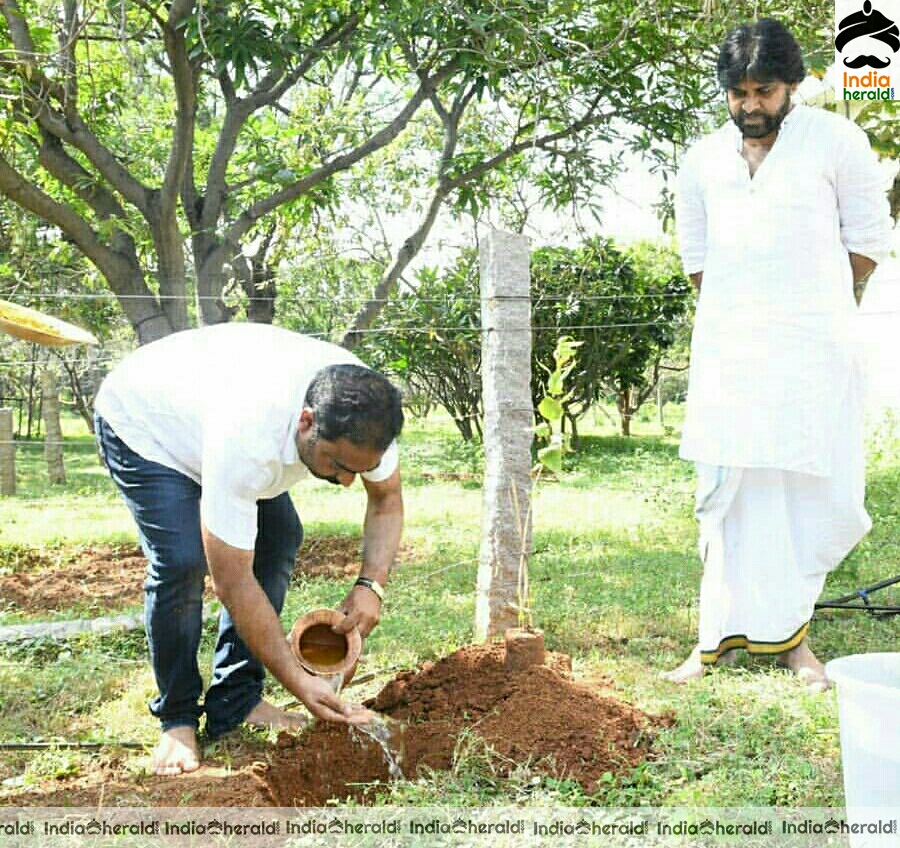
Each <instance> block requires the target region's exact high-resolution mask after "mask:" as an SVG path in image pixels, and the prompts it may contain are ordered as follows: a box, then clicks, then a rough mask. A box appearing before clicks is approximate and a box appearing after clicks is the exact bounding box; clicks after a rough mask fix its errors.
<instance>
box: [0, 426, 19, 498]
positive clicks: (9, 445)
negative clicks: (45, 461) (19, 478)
mask: <svg viewBox="0 0 900 848" xmlns="http://www.w3.org/2000/svg"><path fill="white" fill-rule="evenodd" d="M15 493H16V446H15V443H14V442H13V411H12V410H11V409H0V495H14V494H15Z"/></svg>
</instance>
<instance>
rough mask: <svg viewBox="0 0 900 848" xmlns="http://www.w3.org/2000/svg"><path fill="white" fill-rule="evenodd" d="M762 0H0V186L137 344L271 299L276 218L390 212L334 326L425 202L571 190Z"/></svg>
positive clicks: (684, 98) (633, 134)
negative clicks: (386, 233)
mask: <svg viewBox="0 0 900 848" xmlns="http://www.w3.org/2000/svg"><path fill="white" fill-rule="evenodd" d="M767 5H774V4H749V3H735V4H729V5H728V8H727V10H724V9H723V10H720V11H719V12H716V13H712V12H710V11H709V9H708V8H707V9H706V13H704V8H705V7H708V6H710V4H709V3H702V2H699V0H698V2H684V3H681V2H673V0H665V2H661V3H655V2H654V3H651V2H624V0H620V2H615V3H589V2H579V0H559V2H552V3H546V2H534V1H533V0H514V2H508V1H507V0H501V2H490V3H482V2H477V0H450V2H415V3H407V2H396V1H394V2H365V3H350V2H348V1H347V0H336V2H333V3H331V4H328V5H324V6H323V4H321V3H319V2H309V0H287V2H279V3H273V2H271V0H250V1H249V2H243V3H235V2H231V0H208V1H207V2H204V3H197V2H195V0H172V2H169V3H166V4H153V3H147V2H144V0H137V2H135V0H124V2H122V3H114V4H113V3H106V2H98V0H5V2H4V3H2V5H0V12H2V24H0V95H2V98H3V100H2V102H3V123H2V129H0V142H2V143H0V193H2V194H3V195H4V196H5V197H6V198H8V199H9V201H11V202H12V203H14V204H15V205H17V206H19V207H21V208H22V209H25V210H27V211H28V212H29V213H30V214H32V215H34V216H36V217H37V218H38V219H40V220H41V221H42V222H43V224H44V225H45V226H46V227H47V228H48V230H49V231H50V232H53V233H56V234H58V236H59V237H60V238H62V239H63V240H65V241H67V242H69V243H70V244H72V245H73V246H74V247H75V248H76V249H77V250H78V251H79V252H80V253H81V254H82V255H83V256H84V257H85V258H86V259H87V261H88V262H89V263H90V265H91V267H92V268H94V269H96V274H97V275H98V277H99V278H100V279H102V280H103V281H104V282H105V284H106V285H107V286H108V287H109V289H110V290H111V291H112V292H113V293H114V294H115V296H116V298H117V299H118V301H119V304H120V305H121V308H122V310H123V312H124V314H125V315H126V316H127V318H128V321H129V322H130V324H131V326H132V327H133V329H134V331H135V333H136V334H137V337H138V339H139V341H142V342H144V341H148V340H151V339H154V338H158V337H161V336H163V335H165V334H167V333H169V332H171V331H173V330H177V329H181V328H184V327H187V326H190V325H191V324H193V323H195V322H198V321H200V322H203V323H212V322H217V321H223V320H228V319H229V318H230V317H232V316H233V315H234V314H235V313H236V312H237V311H238V310H241V309H242V310H245V312H246V314H247V316H248V317H249V318H251V319H252V320H271V318H272V315H273V313H274V308H273V305H272V301H273V299H274V297H275V292H276V286H275V284H274V282H273V281H274V280H275V279H276V277H277V276H278V273H279V263H281V262H283V261H284V259H285V257H286V256H289V255H290V252H291V249H292V245H293V244H294V242H295V240H296V239H298V237H299V238H300V239H301V240H302V238H303V236H304V235H305V234H308V233H309V232H310V231H312V230H315V229H317V228H322V227H330V226H334V225H335V219H334V217H333V215H334V213H335V210H337V209H338V208H343V209H345V210H346V209H347V208H350V209H354V210H355V211H356V213H357V216H358V220H357V221H356V222H355V224H356V226H357V229H358V230H361V229H367V228H370V227H371V228H376V227H377V226H379V225H380V224H381V225H383V223H384V220H385V216H388V217H389V216H392V215H393V216H397V217H394V218H391V219H390V220H391V221H393V222H394V224H393V225H392V232H391V236H392V238H391V239H390V243H391V249H390V251H389V253H388V256H387V257H386V258H385V259H384V261H383V264H382V268H381V273H380V275H379V278H378V280H377V281H376V282H375V284H374V286H373V287H372V290H371V291H370V292H369V294H368V296H367V297H366V298H364V299H362V301H361V302H359V303H358V304H356V308H355V309H353V310H351V311H348V313H347V314H346V316H345V321H344V325H345V332H344V334H343V341H344V343H345V344H347V345H348V346H352V345H353V344H355V343H356V342H357V341H358V339H359V337H360V336H359V334H360V331H362V330H364V329H365V328H366V327H368V326H369V325H371V323H372V321H373V320H374V317H375V316H376V315H377V313H378V311H379V310H380V309H381V308H382V307H383V305H384V303H385V302H386V301H387V300H388V298H389V297H390V296H391V294H392V292H393V291H394V289H395V287H396V285H397V283H398V281H399V280H400V278H401V276H402V274H403V273H404V271H405V269H406V268H407V266H408V265H409V263H410V262H411V260H412V259H413V258H414V257H415V256H416V254H417V253H418V252H419V250H420V249H421V247H422V245H423V243H424V242H425V240H426V238H427V237H428V234H429V232H430V230H431V228H432V227H433V225H434V221H435V219H436V217H437V214H438V212H439V211H440V209H441V208H442V207H447V208H449V209H451V210H460V211H466V212H469V213H472V212H475V213H476V214H477V213H478V212H479V211H480V210H482V209H483V208H484V207H485V206H486V205H488V204H490V203H491V199H492V198H493V197H494V196H495V195H496V194H497V193H502V192H503V191H504V189H505V188H506V186H505V182H504V181H506V180H509V179H511V178H513V177H516V176H522V175H523V174H526V175H527V177H528V179H529V181H530V184H531V185H532V186H533V187H534V188H535V189H536V190H537V191H538V193H539V195H540V197H541V198H542V200H543V201H544V202H546V203H547V204H548V205H551V206H557V207H560V206H564V205H565V204H568V203H575V204H588V203H589V202H590V200H591V197H592V195H593V194H594V192H595V190H596V186H597V182H598V181H602V180H605V179H608V177H609V171H608V169H607V167H606V166H607V164H608V161H609V157H610V154H609V149H610V145H612V149H616V148H621V147H623V146H626V145H628V146H632V147H634V148H636V149H641V150H644V151H645V152H647V153H648V154H650V155H658V156H660V157H662V156H665V155H666V153H667V152H668V151H669V150H670V148H671V145H672V144H673V143H675V142H679V141H681V140H683V139H684V138H685V137H686V135H688V134H690V132H691V122H692V120H693V118H694V116H696V115H698V114H699V113H700V111H701V110H702V109H703V108H704V107H705V105H706V104H707V103H708V100H709V97H710V96H711V90H712V89H711V83H712V79H711V73H710V69H709V48H710V47H711V46H713V45H714V44H715V43H716V41H717V39H718V38H719V37H720V35H721V32H722V31H723V30H724V28H725V27H726V26H727V25H729V24H730V23H733V22H734V21H735V20H736V19H738V17H739V16H741V15H748V14H752V9H754V8H760V7H761V6H767ZM804 5H805V7H809V8H805V9H804V10H803V11H804V12H806V13H807V15H808V14H810V12H812V18H811V19H810V18H806V17H805V18H801V12H800V11H795V10H794V8H793V7H792V9H791V13H792V17H795V18H796V19H798V20H803V21H809V20H812V21H817V20H819V19H820V17H821V16H820V14H819V13H820V10H819V6H822V7H823V8H824V7H825V6H827V5H829V4H822V3H807V4H804ZM803 27H804V28H805V29H811V28H812V27H813V24H812V23H806V22H805V23H803ZM604 142H605V143H606V145H604V144H602V143H604ZM602 151H605V152H602ZM378 216H381V217H380V218H379V217H378ZM344 222H345V223H346V219H345V221H344ZM397 222H399V223H397Z"/></svg>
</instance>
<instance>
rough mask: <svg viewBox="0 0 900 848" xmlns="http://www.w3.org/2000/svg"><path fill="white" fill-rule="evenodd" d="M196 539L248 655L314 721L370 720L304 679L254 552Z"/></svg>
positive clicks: (321, 684)
mask: <svg viewBox="0 0 900 848" xmlns="http://www.w3.org/2000/svg"><path fill="white" fill-rule="evenodd" d="M201 533H202V535H203V546H204V548H205V550H206V561H207V564H208V565H209V572H210V575H211V576H212V578H213V584H214V585H215V590H216V594H217V595H218V597H219V600H220V601H222V603H223V604H224V605H225V607H226V609H227V610H228V612H230V613H231V618H232V619H233V621H234V625H235V627H236V628H237V632H238V633H239V634H240V636H241V638H242V639H243V640H244V643H245V644H246V645H247V647H248V648H249V649H250V651H251V652H252V654H253V655H254V656H255V657H256V658H257V659H258V660H259V661H260V662H261V663H262V664H263V665H264V666H265V667H266V668H267V669H268V670H269V671H270V672H272V674H273V675H274V676H275V678H276V679H277V680H278V682H279V683H281V685H282V686H284V688H285V689H287V691H288V692H290V693H291V694H292V695H293V696H294V697H296V698H297V699H299V700H300V701H301V702H302V703H303V704H305V705H306V707H307V708H308V709H309V711H310V712H311V713H312V714H313V715H314V716H316V717H317V718H321V719H326V720H328V721H340V722H349V723H352V724H364V723H365V722H366V721H368V720H370V719H371V715H370V714H369V712H368V710H363V709H362V708H360V707H354V706H351V705H350V704H345V703H344V702H343V701H342V700H341V699H340V698H338V696H337V695H335V694H334V692H333V691H332V689H331V686H329V685H328V681H326V680H324V679H323V678H320V677H316V676H315V675H312V674H309V672H307V671H306V670H305V669H303V668H302V667H301V666H300V663H298V662H297V660H296V659H295V657H294V655H293V653H292V652H291V649H290V645H289V644H288V640H287V639H286V638H285V635H284V631H283V630H282V629H281V622H280V621H279V619H278V615H277V614H276V613H275V610H274V608H273V607H272V604H271V603H270V602H269V599H268V598H267V597H266V593H265V592H264V591H263V590H262V587H261V586H260V585H259V583H258V582H257V580H256V577H255V576H254V574H253V551H249V550H242V549H240V548H234V547H232V546H231V545H228V544H227V543H226V542H223V541H222V540H221V539H220V538H218V537H217V536H216V535H214V534H213V533H211V532H210V531H209V530H208V529H207V528H206V526H205V525H201ZM376 600H377V598H376ZM370 629H371V628H370Z"/></svg>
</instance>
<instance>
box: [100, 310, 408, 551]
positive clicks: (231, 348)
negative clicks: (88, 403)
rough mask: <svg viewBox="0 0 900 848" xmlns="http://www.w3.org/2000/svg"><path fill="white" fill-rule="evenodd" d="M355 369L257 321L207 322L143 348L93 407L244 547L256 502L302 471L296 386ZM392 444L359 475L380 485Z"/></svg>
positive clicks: (215, 528)
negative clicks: (176, 478)
mask: <svg viewBox="0 0 900 848" xmlns="http://www.w3.org/2000/svg"><path fill="white" fill-rule="evenodd" d="M338 363H355V364H360V365H361V364H363V363H361V362H360V360H359V359H357V357H355V356H354V355H353V354H351V353H350V352H349V351H347V350H344V349H343V348H341V347H338V346H337V345H332V344H329V343H327V342H322V341H318V340H316V339H312V338H309V337H307V336H302V335H299V334H297V333H292V332H290V331H288V330H284V329H281V328H279V327H272V326H270V325H266V324H252V323H235V324H217V325H214V326H211V327H203V328H201V329H197V330H186V331H184V332H180V333H174V334H172V335H170V336H167V337H166V338H164V339H161V340H159V341H156V342H152V343H151V344H148V345H144V346H143V347H140V348H138V349H137V350H136V351H134V352H133V353H131V354H130V355H129V356H127V357H126V358H125V359H124V360H123V361H122V362H121V363H119V365H118V366H117V367H116V368H115V369H114V370H113V371H112V372H110V374H109V375H107V377H106V379H105V380H104V381H103V384H102V385H101V387H100V391H99V392H98V394H97V398H96V400H95V403H94V408H95V410H96V411H97V412H98V413H99V414H100V415H101V416H103V418H104V419H105V420H106V421H107V423H108V424H109V425H110V427H112V429H113V430H114V431H115V433H116V435H117V436H119V438H120V439H122V441H123V442H125V444H127V445H128V446H129V447H130V448H131V449H132V450H133V451H134V452H135V453H137V454H139V455H140V456H142V457H144V459H148V460H150V461H152V462H157V463H159V464H161V465H165V466H166V467H168V468H174V469H175V470H176V471H180V472H181V473H182V474H185V475H187V476H188V477H190V478H191V479H192V480H195V481H196V482H197V483H200V484H201V485H202V494H201V499H200V515H201V518H202V520H203V522H204V524H205V525H206V526H207V528H208V529H209V530H210V531H211V532H212V533H213V534H215V535H216V536H218V537H219V538H220V539H222V540H223V541H224V542H226V543H227V544H229V545H232V546H233V547H236V548H241V549H243V550H252V548H253V546H254V542H255V540H256V526H257V509H256V501H257V500H262V499H268V498H274V497H275V496H277V495H279V494H281V493H282V492H285V491H287V490H288V489H289V488H290V487H291V486H292V485H293V484H294V483H296V482H297V481H298V480H299V479H300V478H301V477H303V476H304V475H305V473H306V466H305V465H304V464H303V463H302V462H301V460H300V457H299V455H298V453H297V445H296V442H295V437H296V434H297V426H298V423H299V418H300V413H301V412H302V410H303V401H304V398H305V396H306V390H307V388H308V387H309V384H310V382H311V381H312V378H313V376H314V375H315V374H316V372H317V371H319V370H320V369H321V368H323V367H325V366H326V365H332V364H338ZM398 463H399V454H398V449H397V445H396V443H392V444H391V446H390V447H389V448H388V450H387V451H385V453H384V456H383V457H382V459H381V463H380V464H379V465H378V467H377V468H375V469H373V470H372V471H369V472H366V473H365V474H362V475H361V476H362V477H364V478H365V479H367V480H370V481H376V482H377V481H379V480H386V479H387V478H388V477H390V476H391V474H393V473H394V470H395V469H396V468H397V465H398Z"/></svg>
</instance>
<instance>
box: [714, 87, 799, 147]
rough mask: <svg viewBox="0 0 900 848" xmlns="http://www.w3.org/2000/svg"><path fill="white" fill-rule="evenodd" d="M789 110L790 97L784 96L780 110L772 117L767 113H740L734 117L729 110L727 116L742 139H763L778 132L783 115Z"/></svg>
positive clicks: (788, 95)
mask: <svg viewBox="0 0 900 848" xmlns="http://www.w3.org/2000/svg"><path fill="white" fill-rule="evenodd" d="M790 110H791V96H790V94H786V95H785V98H784V103H783V104H782V106H781V108H780V109H779V110H778V111H777V112H775V113H774V114H772V115H770V114H768V113H767V112H755V113H754V114H753V115H745V114H744V113H743V112H741V111H739V112H738V114H737V115H735V114H734V113H733V112H731V110H729V114H730V115H731V120H733V121H734V122H735V123H736V124H737V126H738V129H739V130H740V131H741V134H742V135H743V136H744V137H746V138H764V137H765V136H767V135H769V134H771V133H774V132H776V131H777V130H778V128H779V127H780V126H781V122H782V121H783V120H784V118H785V115H787V113H788V112H790Z"/></svg>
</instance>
